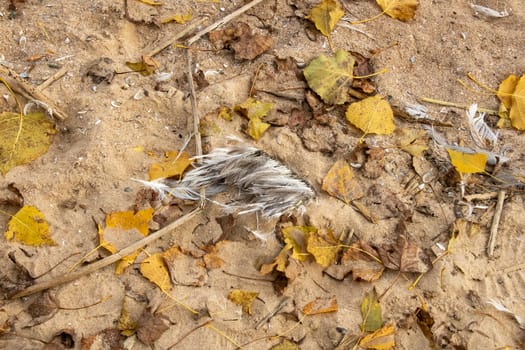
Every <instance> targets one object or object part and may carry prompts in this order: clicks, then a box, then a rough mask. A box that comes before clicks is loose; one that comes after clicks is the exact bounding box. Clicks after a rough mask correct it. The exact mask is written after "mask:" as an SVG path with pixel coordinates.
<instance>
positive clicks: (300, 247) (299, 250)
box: [282, 226, 317, 261]
mask: <svg viewBox="0 0 525 350" xmlns="http://www.w3.org/2000/svg"><path fill="white" fill-rule="evenodd" d="M315 232H317V229H316V228H315V227H313V226H288V227H285V228H283V229H282V234H283V238H284V242H285V243H286V246H288V247H291V250H292V258H294V259H295V260H298V261H305V260H306V259H307V258H308V256H309V254H308V252H307V251H306V242H307V240H308V237H309V236H310V234H313V233H315ZM286 246H285V248H286Z"/></svg>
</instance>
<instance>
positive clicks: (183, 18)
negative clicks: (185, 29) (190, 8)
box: [160, 12, 193, 24]
mask: <svg viewBox="0 0 525 350" xmlns="http://www.w3.org/2000/svg"><path fill="white" fill-rule="evenodd" d="M192 18H193V15H192V14H191V13H190V12H187V13H185V14H182V13H176V14H174V15H171V16H169V17H166V18H164V19H162V20H161V21H160V23H162V24H166V23H170V22H177V23H178V24H184V23H186V22H189V21H191V19H192Z"/></svg>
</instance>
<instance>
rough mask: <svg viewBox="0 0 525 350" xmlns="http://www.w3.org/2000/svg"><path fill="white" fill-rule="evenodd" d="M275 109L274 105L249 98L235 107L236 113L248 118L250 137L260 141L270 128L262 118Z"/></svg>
mask: <svg viewBox="0 0 525 350" xmlns="http://www.w3.org/2000/svg"><path fill="white" fill-rule="evenodd" d="M272 108H273V103H271V102H262V101H259V100H255V99H254V98H252V97H249V98H248V99H247V100H246V101H244V102H243V103H241V104H238V105H237V106H235V107H234V111H235V112H237V113H239V114H241V115H243V116H245V117H246V118H248V120H249V121H248V130H247V132H248V135H250V136H251V137H252V138H253V139H254V140H256V141H258V140H259V139H260V138H261V136H262V134H263V133H264V132H265V131H266V130H267V129H268V128H269V127H270V124H268V123H265V122H263V121H262V120H261V118H263V117H265V116H266V115H267V114H268V113H269V112H270V111H271V110H272Z"/></svg>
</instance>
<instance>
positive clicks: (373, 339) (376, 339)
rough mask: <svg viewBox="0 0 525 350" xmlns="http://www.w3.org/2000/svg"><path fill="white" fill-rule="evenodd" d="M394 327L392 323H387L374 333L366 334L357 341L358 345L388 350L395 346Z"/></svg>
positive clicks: (377, 349)
mask: <svg viewBox="0 0 525 350" xmlns="http://www.w3.org/2000/svg"><path fill="white" fill-rule="evenodd" d="M394 334H395V328H394V325H393V324H387V325H385V326H384V327H383V328H380V329H378V330H377V331H375V332H374V333H371V334H368V335H367V336H365V337H364V338H362V339H361V341H359V346H360V347H363V348H365V349H376V350H390V349H392V348H393V347H394V346H396V342H395V338H394Z"/></svg>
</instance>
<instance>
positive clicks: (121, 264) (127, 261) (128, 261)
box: [115, 249, 140, 275]
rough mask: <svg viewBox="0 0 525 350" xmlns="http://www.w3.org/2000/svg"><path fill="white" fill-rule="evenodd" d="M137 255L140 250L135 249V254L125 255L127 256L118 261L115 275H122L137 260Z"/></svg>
mask: <svg viewBox="0 0 525 350" xmlns="http://www.w3.org/2000/svg"><path fill="white" fill-rule="evenodd" d="M139 254H140V249H137V250H136V251H135V253H133V254H130V255H127V256H125V257H123V258H122V259H120V260H119V261H118V262H117V265H116V266H115V274H116V275H121V274H123V273H124V271H125V270H126V269H127V268H128V267H130V266H131V265H132V264H133V263H134V262H135V260H136V259H137V256H139Z"/></svg>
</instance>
